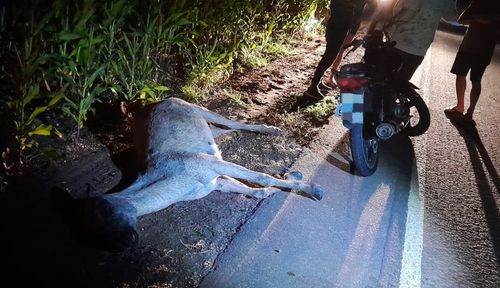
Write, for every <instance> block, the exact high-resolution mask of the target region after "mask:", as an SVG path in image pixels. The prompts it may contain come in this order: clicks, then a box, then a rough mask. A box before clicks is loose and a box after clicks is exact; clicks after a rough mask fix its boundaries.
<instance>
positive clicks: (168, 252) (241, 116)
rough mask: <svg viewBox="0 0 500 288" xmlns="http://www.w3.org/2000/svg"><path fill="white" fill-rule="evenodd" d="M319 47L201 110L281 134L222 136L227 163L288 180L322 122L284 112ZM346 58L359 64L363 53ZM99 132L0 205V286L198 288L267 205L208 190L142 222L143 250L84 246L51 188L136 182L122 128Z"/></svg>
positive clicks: (224, 92) (318, 43) (219, 94)
mask: <svg viewBox="0 0 500 288" xmlns="http://www.w3.org/2000/svg"><path fill="white" fill-rule="evenodd" d="M323 42H324V41H323V37H319V36H317V37H310V38H307V39H304V40H303V41H301V42H297V43H296V45H295V47H293V49H291V51H290V52H289V54H288V55H286V56H283V57H282V58H279V59H276V60H274V61H272V62H271V63H270V64H269V65H268V66H266V67H264V68H261V69H253V70H250V71H245V72H241V73H236V74H235V75H233V76H232V77H231V78H230V79H229V80H228V81H226V82H225V83H224V84H223V85H221V86H220V87H216V88H215V89H213V91H212V92H211V95H210V96H209V97H207V100H204V101H201V102H200V103H199V104H200V105H203V106H205V107H207V108H208V109H210V110H212V111H215V112H218V113H220V114H222V115H224V116H226V117H228V118H231V119H233V120H238V121H244V122H263V123H267V124H270V125H275V126H278V127H280V128H282V129H283V130H284V132H285V133H284V135H283V136H278V137H275V136H274V137H273V136H267V135H257V134H251V133H233V134H231V135H227V136H223V137H222V138H220V139H217V143H218V144H219V147H220V149H221V151H222V153H223V158H224V159H225V160H227V161H231V162H234V163H238V164H240V165H243V166H245V167H247V168H249V169H252V170H256V171H261V172H265V173H268V174H271V175H275V176H277V177H282V176H283V175H284V174H285V172H286V171H287V169H288V168H289V167H290V166H291V165H292V164H293V163H294V161H295V160H296V159H297V157H299V155H300V153H301V151H302V149H303V147H304V146H306V145H307V143H309V142H310V141H311V140H312V139H314V137H315V135H316V134H317V132H318V130H319V129H321V121H324V120H325V119H322V120H321V121H319V122H315V121H314V120H315V119H311V118H310V117H309V116H307V115H304V114H303V113H287V112H286V110H287V109H288V108H289V107H290V106H291V105H292V103H293V100H294V97H295V95H299V94H300V93H301V92H303V91H304V90H305V89H306V88H307V86H308V84H309V81H310V79H311V77H312V73H313V71H314V68H315V66H316V64H317V63H318V61H319V58H320V56H321V54H322V53H323V50H324V46H323V44H324V43H323ZM351 57H353V58H350V59H355V57H358V59H359V54H358V55H357V56H355V55H353V56H351ZM348 61H349V59H348ZM351 61H352V60H351ZM235 95H236V96H235ZM109 116H110V117H112V116H113V115H112V113H110V114H109ZM105 123H108V122H105ZM98 125H99V124H98ZM100 125H101V126H100V129H98V131H97V132H96V131H93V132H94V133H91V132H90V131H88V130H87V129H84V130H83V131H82V133H83V137H82V139H83V140H81V141H80V142H79V143H80V148H79V147H78V145H77V146H76V147H75V146H72V147H61V148H60V150H61V151H64V154H65V157H64V158H63V159H64V160H62V161H57V162H54V161H49V160H43V159H42V157H40V160H39V163H38V165H37V167H38V168H37V169H36V170H35V171H33V173H32V175H36V176H32V177H33V178H32V179H30V180H29V181H26V180H22V179H21V180H19V183H16V185H15V186H16V187H18V190H19V191H15V193H10V194H11V195H9V196H6V197H7V198H4V199H2V201H0V202H1V207H0V211H1V213H3V214H2V216H3V218H2V219H4V225H3V227H4V228H6V229H5V230H4V233H2V235H3V237H2V241H3V242H5V243H4V244H3V245H2V247H3V248H4V250H5V253H3V255H4V257H2V258H3V262H4V265H6V268H0V271H2V270H3V271H2V274H3V276H5V277H4V279H9V278H12V280H13V281H14V282H13V283H16V286H24V284H28V283H30V284H36V285H37V286H39V287H45V286H46V285H50V286H51V287H58V286H63V287H197V286H198V284H199V283H200V282H201V281H202V279H203V277H204V276H205V275H207V274H208V273H209V272H210V271H211V270H212V269H214V267H215V266H214V265H215V264H216V262H217V256H218V255H219V254H221V253H222V252H224V250H225V249H226V247H227V246H228V245H229V244H230V243H231V241H232V239H233V237H234V236H235V235H236V234H237V233H238V231H239V229H240V227H241V226H242V225H244V224H245V222H246V221H247V219H249V217H251V216H252V214H253V212H254V211H255V210H256V209H258V208H259V205H260V203H261V201H266V200H258V199H254V198H249V197H246V196H243V195H239V194H234V193H228V194H225V193H219V192H214V193H211V194H210V195H209V196H207V197H205V198H203V199H200V200H196V201H189V202H181V203H176V204H174V205H172V206H170V207H168V208H167V209H164V210H162V211H159V212H157V213H153V214H150V215H147V216H144V217H141V218H140V219H139V224H138V228H139V234H140V235H139V236H140V241H139V244H138V245H137V246H136V247H133V248H130V249H129V250H127V251H125V252H123V253H107V252H102V251H98V250H95V249H92V248H88V247H85V246H83V245H81V244H80V243H79V242H78V241H75V239H74V237H73V236H72V234H71V232H70V229H69V227H68V226H67V225H66V224H65V222H64V221H63V219H62V218H61V215H60V214H59V213H58V212H57V209H56V207H55V205H54V201H53V192H54V187H58V188H59V189H63V190H66V191H68V192H69V193H70V194H71V195H72V196H73V197H77V198H79V197H89V196H94V195H98V194H101V193H104V192H106V191H115V190H119V188H117V187H123V186H126V185H127V183H130V181H131V179H132V178H133V175H134V173H133V169H132V168H131V167H130V163H131V160H130V159H131V158H130V150H129V149H128V148H130V131H129V129H128V128H127V123H126V121H124V122H123V123H116V122H114V123H113V122H109V124H103V123H100ZM106 125H110V126H109V127H106ZM116 125H124V126H122V128H123V129H121V130H120V131H121V132H120V133H116V132H115V133H114V132H110V131H112V129H115V128H116ZM90 126H92V125H90ZM113 127H115V128H113ZM108 128H109V129H108ZM107 129H108V130H107ZM101 143H104V145H103V144H101ZM32 160H33V159H32ZM34 161H37V159H34ZM117 185H118V186H117ZM113 187H114V188H113ZM271 197H272V196H271ZM12 219H14V221H13V220H12ZM19 273H21V274H19ZM18 275H22V276H18ZM5 281H7V280H5ZM5 283H9V282H5Z"/></svg>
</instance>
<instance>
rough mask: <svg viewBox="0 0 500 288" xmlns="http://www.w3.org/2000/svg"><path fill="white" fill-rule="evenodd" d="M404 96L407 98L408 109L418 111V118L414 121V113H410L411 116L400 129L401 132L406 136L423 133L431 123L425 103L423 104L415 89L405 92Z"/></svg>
mask: <svg viewBox="0 0 500 288" xmlns="http://www.w3.org/2000/svg"><path fill="white" fill-rule="evenodd" d="M404 96H405V97H406V98H407V99H408V102H407V105H408V108H409V109H410V113H411V111H412V108H414V109H415V110H416V112H417V113H418V120H417V121H416V122H415V120H416V119H415V115H411V116H412V118H411V119H410V121H409V122H408V124H407V125H406V127H405V128H404V129H403V130H402V131H401V133H403V134H405V135H407V136H419V135H422V134H424V133H425V132H426V131H427V129H429V126H430V124H431V114H430V112H429V108H428V107H427V104H425V101H424V99H422V97H420V95H418V94H417V93H416V92H415V91H409V92H408V93H405V94H404Z"/></svg>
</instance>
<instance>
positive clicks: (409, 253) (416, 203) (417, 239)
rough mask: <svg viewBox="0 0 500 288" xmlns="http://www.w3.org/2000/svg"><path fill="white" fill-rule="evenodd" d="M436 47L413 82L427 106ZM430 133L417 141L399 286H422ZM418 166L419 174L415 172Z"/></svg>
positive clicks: (416, 139) (417, 171) (417, 72)
mask: <svg viewBox="0 0 500 288" xmlns="http://www.w3.org/2000/svg"><path fill="white" fill-rule="evenodd" d="M431 49H432V47H431V48H429V51H427V55H426V57H425V59H424V61H423V63H422V65H420V67H419V69H418V70H417V71H416V73H415V75H414V77H413V78H412V80H413V81H412V82H413V83H416V84H417V86H419V87H420V91H419V93H420V95H421V96H422V98H423V99H424V101H425V103H427V104H429V85H430V67H431V65H430V63H431V58H432V50H431ZM426 139H427V134H424V135H422V136H420V137H417V138H415V139H413V142H414V144H415V145H414V146H415V147H418V148H419V149H417V150H416V151H415V160H414V161H416V159H418V161H416V163H415V164H414V165H413V169H412V175H418V178H415V177H412V181H411V189H410V191H409V195H408V209H407V216H406V225H405V229H406V230H405V239H404V247H403V255H402V259H401V272H400V275H399V287H404V288H406V287H421V280H422V279H421V278H422V277H421V274H422V250H423V235H424V188H425V175H424V171H425V164H426V158H425V155H426V153H425V152H426V150H427V148H426V143H427V141H426ZM415 167H416V169H417V170H416V171H415Z"/></svg>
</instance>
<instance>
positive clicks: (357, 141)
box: [350, 124, 379, 177]
mask: <svg viewBox="0 0 500 288" xmlns="http://www.w3.org/2000/svg"><path fill="white" fill-rule="evenodd" d="M350 140H351V154H352V161H353V163H354V168H355V170H356V172H357V173H358V174H359V175H361V176H365V177H366V176H370V175H372V174H373V173H374V172H375V170H377V165H378V152H379V147H378V139H375V138H372V139H365V138H363V125H359V124H357V125H353V127H352V128H351V129H350Z"/></svg>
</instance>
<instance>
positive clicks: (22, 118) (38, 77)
mask: <svg viewBox="0 0 500 288" xmlns="http://www.w3.org/2000/svg"><path fill="white" fill-rule="evenodd" d="M327 2H328V1H326V0H300V1H299V0H218V1H215V0H193V1H187V0H171V1H153V0H142V1H138V0H106V1H96V0H76V1H69V0H56V1H48V0H38V1H23V0H21V1H16V2H15V3H13V4H9V6H4V7H0V53H1V60H0V107H1V108H0V117H1V119H2V125H1V126H2V127H1V128H0V133H1V135H2V137H1V138H2V139H1V140H0V152H1V154H2V170H1V171H2V173H1V175H0V187H4V186H5V185H4V183H5V181H6V180H5V179H6V177H5V175H7V174H8V173H19V172H20V171H22V167H23V165H24V164H26V163H27V162H29V159H28V155H30V153H31V152H32V151H36V150H37V147H38V144H39V142H40V141H41V139H43V138H44V137H56V138H61V139H64V138H65V137H69V136H71V137H73V138H74V139H75V141H78V139H79V138H80V133H79V132H80V129H81V128H82V127H83V126H84V125H85V124H86V121H87V119H88V118H89V117H91V116H92V114H93V113H94V112H95V109H96V104H97V103H115V104H116V103H119V105H120V107H122V111H124V112H126V110H127V107H128V106H130V105H144V104H147V103H151V102H156V101H161V100H162V99H165V98H166V97H168V96H171V95H176V96H178V97H179V95H182V96H181V97H184V98H190V99H191V100H199V99H197V98H199V97H208V96H206V95H207V94H206V93H204V91H207V89H209V88H210V87H211V86H212V85H215V84H217V83H220V82H221V81H224V80H225V79H227V78H228V77H229V76H230V75H231V74H232V73H233V72H234V71H243V70H244V69H245V68H248V67H256V66H257V67H258V66H264V65H266V63H267V62H268V61H269V60H270V59H272V58H273V57H276V56H279V55H281V54H283V53H286V51H287V44H288V42H287V39H290V37H291V36H294V35H295V36H296V35H300V34H301V33H302V32H303V31H304V30H307V29H311V23H313V24H314V23H317V22H313V21H311V19H318V18H319V19H321V18H322V17H324V15H325V12H326V10H325V9H326V7H327ZM316 25H317V24H316ZM313 28H314V27H313ZM229 97H231V98H233V99H234V100H235V101H238V95H230V96H229ZM68 119H69V120H68ZM57 123H65V125H66V126H68V125H69V126H70V127H72V128H71V129H69V130H68V129H63V128H61V126H60V125H56V124H57ZM68 134H74V135H68ZM6 136H9V137H6ZM42 152H43V151H42Z"/></svg>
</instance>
